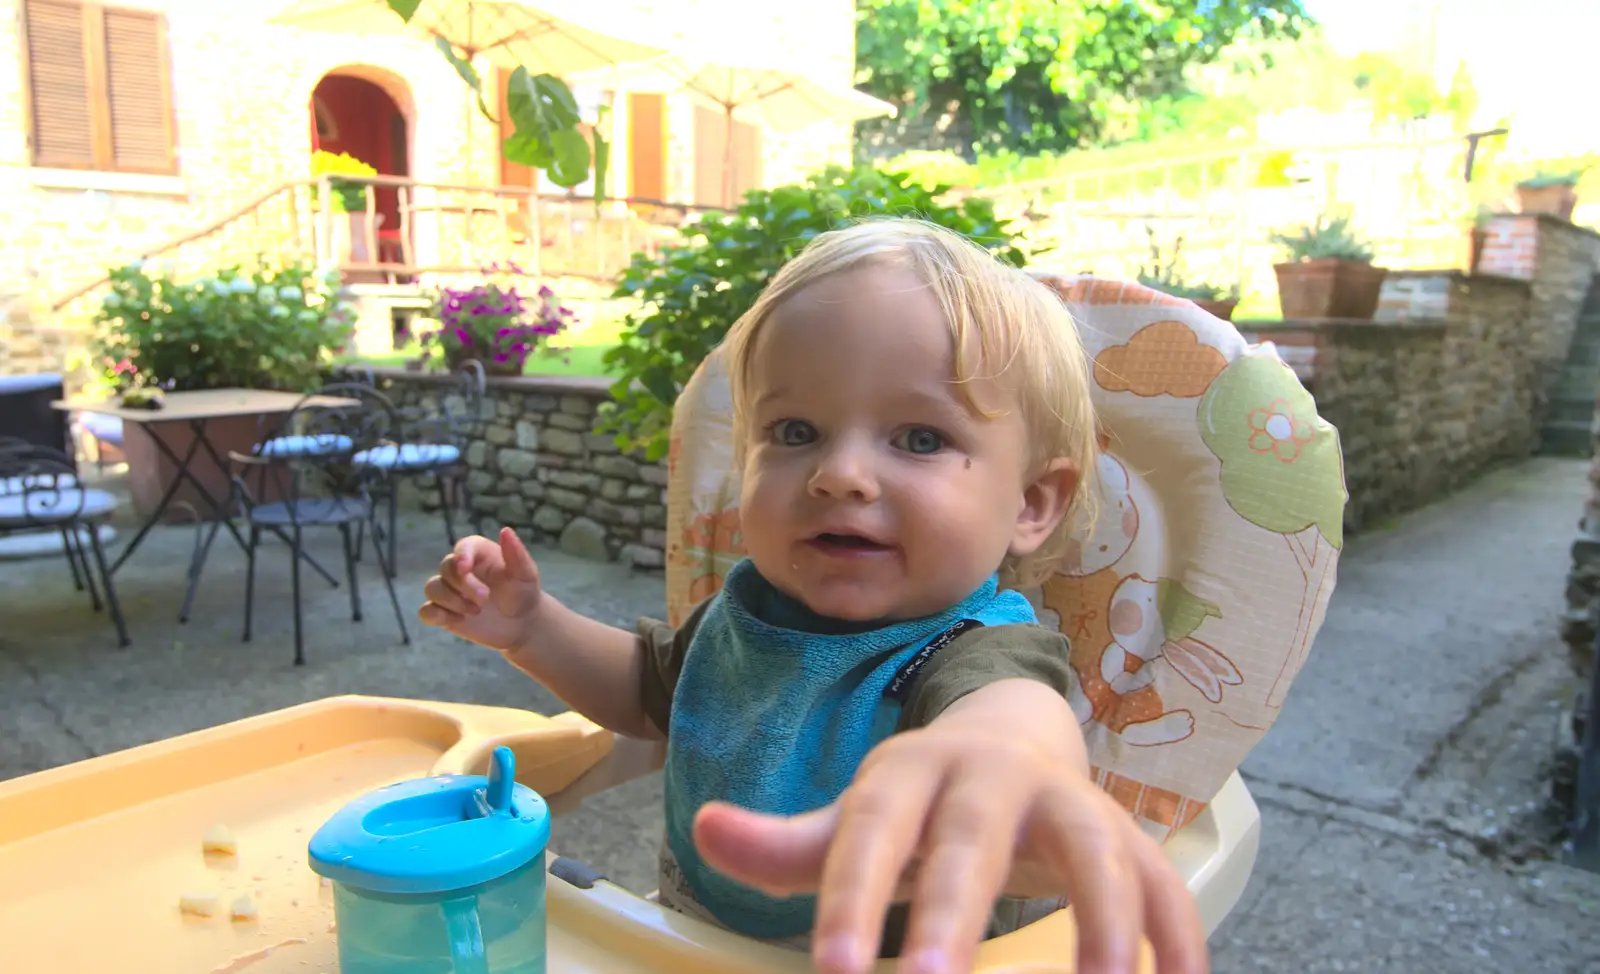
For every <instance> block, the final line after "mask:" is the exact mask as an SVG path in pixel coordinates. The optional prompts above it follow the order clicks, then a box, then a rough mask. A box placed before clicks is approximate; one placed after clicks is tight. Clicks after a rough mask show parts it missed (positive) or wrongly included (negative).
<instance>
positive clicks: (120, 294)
mask: <svg viewBox="0 0 1600 974" xmlns="http://www.w3.org/2000/svg"><path fill="white" fill-rule="evenodd" d="M110 288H111V290H110V293H108V294H107V295H106V296H105V298H104V299H102V301H101V304H100V308H99V310H98V311H97V312H96V313H95V316H94V323H95V326H96V334H95V338H94V340H93V343H92V349H91V355H92V356H93V357H92V359H91V361H92V362H93V363H94V364H95V365H97V366H98V367H100V368H101V369H102V370H103V371H104V375H105V378H106V379H107V380H108V381H109V382H110V383H111V385H112V386H113V387H114V388H117V389H119V390H120V389H128V388H131V387H134V386H154V387H158V388H162V389H167V390H173V391H181V390H189V389H226V388H234V387H238V388H247V389H285V390H290V391H294V392H301V391H306V390H309V389H313V388H315V387H316V386H317V384H318V383H319V381H320V379H321V375H322V370H323V368H324V367H325V366H326V365H327V364H328V363H329V362H331V361H332V359H333V355H334V353H335V352H337V351H340V350H341V349H342V348H343V346H344V344H345V343H346V341H348V339H349V337H350V334H351V332H352V328H353V324H354V321H355V314H354V312H353V311H352V309H351V308H350V307H349V305H348V304H347V303H346V301H345V298H344V295H343V294H342V292H341V291H340V290H339V272H338V271H337V270H330V271H326V272H319V271H315V270H313V269H312V268H310V267H306V266H303V265H299V264H286V265H284V266H281V267H272V266H268V265H265V264H263V265H261V266H259V267H257V268H256V269H254V270H253V271H250V272H248V273H246V272H244V271H242V270H240V269H239V268H237V267H229V268H224V269H222V270H220V271H218V272H217V273H216V274H214V275H212V276H209V277H202V278H197V279H195V280H190V281H179V280H177V279H176V278H174V277H173V276H172V274H171V272H170V271H169V270H157V271H151V270H148V269H147V268H145V267H144V266H143V265H141V264H130V265H128V266H127V267H122V268H119V269H117V270H114V271H112V272H111V281H110Z"/></svg>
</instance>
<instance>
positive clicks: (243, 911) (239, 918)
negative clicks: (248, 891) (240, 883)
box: [228, 896, 257, 923]
mask: <svg viewBox="0 0 1600 974" xmlns="http://www.w3.org/2000/svg"><path fill="white" fill-rule="evenodd" d="M228 916H229V918H230V919H232V920H233V921H234V922H236V923H245V922H248V921H250V920H254V919H256V916H257V914H256V904H255V901H254V900H252V899H251V898H250V897H249V896H239V897H238V898H236V899H235V900H234V901H233V906H232V907H230V908H229V910H228Z"/></svg>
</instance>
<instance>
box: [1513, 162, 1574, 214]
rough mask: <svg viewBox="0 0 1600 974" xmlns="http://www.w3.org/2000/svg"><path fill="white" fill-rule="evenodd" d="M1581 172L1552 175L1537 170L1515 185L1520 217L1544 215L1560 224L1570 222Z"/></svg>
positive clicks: (1546, 171)
mask: <svg viewBox="0 0 1600 974" xmlns="http://www.w3.org/2000/svg"><path fill="white" fill-rule="evenodd" d="M1582 176H1583V170H1581V169H1571V170H1565V171H1561V172H1552V171H1549V170H1545V169H1540V170H1539V171H1538V172H1537V173H1535V174H1534V175H1533V176H1532V177H1531V178H1529V179H1524V180H1523V181H1522V182H1520V183H1518V184H1517V208H1518V209H1520V210H1521V211H1522V212H1523V213H1548V214H1549V215H1551V216H1554V217H1559V218H1561V219H1563V220H1571V219H1572V211H1573V210H1574V209H1576V208H1577V206H1578V180H1579V178H1581V177H1582Z"/></svg>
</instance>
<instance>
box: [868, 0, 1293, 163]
mask: <svg viewBox="0 0 1600 974" xmlns="http://www.w3.org/2000/svg"><path fill="white" fill-rule="evenodd" d="M1310 23H1311V21H1310V19H1309V17H1308V16H1307V14H1306V13H1305V10H1304V8H1303V6H1302V3H1301V0H1077V2H1071V3H1068V2H1061V0H859V2H858V3H857V4H856V64H857V82H858V83H859V84H861V85H864V86H865V87H866V88H867V89H868V90H869V91H871V92H872V93H873V94H876V95H878V96H879V97H882V98H885V99H888V100H889V101H892V102H895V103H897V104H898V105H900V106H901V116H902V118H904V119H909V120H911V122H910V124H913V125H914V124H916V121H917V120H922V121H923V122H924V124H928V123H930V122H931V124H932V125H933V126H934V127H935V128H938V129H942V130H943V132H944V134H945V135H946V137H947V138H950V139H953V141H955V142H956V143H957V144H958V145H959V147H960V149H961V151H963V152H964V153H965V154H967V155H968V157H969V158H970V157H971V156H972V155H973V154H974V153H976V152H978V151H983V150H990V151H992V150H995V149H1000V148H1009V149H1016V150H1020V151H1024V152H1040V151H1046V150H1061V149H1066V148H1071V147H1073V146H1076V145H1078V144H1080V143H1083V142H1088V141H1093V140H1095V139H1096V138H1097V137H1098V136H1099V134H1100V133H1101V131H1102V129H1103V128H1104V126H1105V123H1106V121H1107V119H1108V118H1109V117H1111V116H1113V115H1116V114H1118V113H1126V112H1128V111H1137V110H1138V106H1139V105H1141V104H1144V103H1148V102H1149V101H1151V100H1153V99H1157V98H1161V97H1163V96H1170V95H1174V94H1177V93H1180V92H1182V91H1184V90H1186V85H1185V71H1186V69H1187V68H1188V67H1189V66H1191V65H1194V64H1206V63H1210V62H1212V61H1214V60H1216V59H1217V58H1218V57H1219V56H1220V55H1221V53H1222V51H1223V50H1224V49H1225V48H1226V47H1227V46H1228V45H1229V44H1231V43H1233V41H1234V40H1236V39H1241V38H1246V37H1254V38H1263V39H1270V38H1275V37H1291V38H1292V37H1298V36H1299V35H1300V32H1301V30H1302V29H1303V28H1304V27H1306V26H1307V25H1309V24H1310ZM864 124H865V125H866V126H867V129H868V131H870V130H871V128H872V127H874V126H875V127H876V128H877V129H878V130H879V131H880V132H882V131H886V130H887V129H886V128H885V126H886V125H893V124H895V123H892V122H890V123H885V122H883V121H878V122H873V123H864ZM900 124H905V123H903V122H902V123H900Z"/></svg>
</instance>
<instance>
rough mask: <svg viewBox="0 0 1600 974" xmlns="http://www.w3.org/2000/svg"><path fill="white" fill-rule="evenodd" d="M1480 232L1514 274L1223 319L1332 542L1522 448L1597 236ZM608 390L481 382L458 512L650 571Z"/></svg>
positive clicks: (567, 382)
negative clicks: (1278, 410)
mask: <svg viewBox="0 0 1600 974" xmlns="http://www.w3.org/2000/svg"><path fill="white" fill-rule="evenodd" d="M1527 228H1532V230H1533V231H1535V232H1536V233H1535V236H1534V238H1533V242H1532V243H1531V244H1529V243H1527V241H1524V240H1522V238H1521V237H1519V236H1518V234H1519V233H1521V231H1522V230H1525V229H1527ZM1496 230H1497V232H1500V237H1501V238H1504V239H1500V238H1496V240H1498V241H1499V244H1498V245H1505V246H1502V248H1501V249H1502V251H1504V252H1503V253H1501V252H1499V251H1496V250H1494V247H1495V246H1497V244H1495V243H1493V242H1491V247H1490V249H1489V251H1487V252H1486V259H1488V258H1492V259H1488V260H1487V262H1488V264H1489V266H1495V267H1500V266H1502V265H1505V266H1504V268H1503V269H1504V270H1506V271H1510V272H1515V273H1514V274H1509V273H1508V274H1502V275H1500V276H1491V275H1486V274H1479V275H1468V274H1465V273H1462V272H1460V271H1412V272H1403V273H1392V274H1391V275H1390V276H1389V278H1388V280H1387V281H1386V282H1385V284H1384V290H1383V295H1382V298H1381V302H1380V307H1379V310H1378V313H1377V314H1376V316H1375V317H1374V319H1373V320H1371V321H1289V322H1284V321H1274V322H1240V323H1239V328H1240V330H1241V331H1242V332H1244V333H1245V335H1246V337H1247V338H1249V339H1250V340H1252V341H1272V342H1274V343H1276V344H1277V345H1278V346H1279V349H1280V352H1281V354H1282V355H1283V357H1284V359H1285V360H1286V361H1287V362H1289V364H1290V365H1291V366H1293V367H1294V369H1295V371H1296V373H1297V374H1299V375H1300V377H1301V380H1302V381H1303V382H1305V383H1306V386H1307V388H1309V389H1310V390H1311V392H1312V394H1313V395H1314V396H1315V397H1316V398H1317V403H1318V408H1319V410H1320V411H1321V413H1322V414H1323V415H1324V416H1325V417H1326V418H1327V419H1328V420H1329V422H1331V423H1333V424H1334V426H1336V427H1337V428H1338V429H1339V431H1340V435H1341V438H1342V440H1343V445H1344V457H1345V479H1346V482H1347V484H1348V485H1349V489H1350V503H1349V505H1348V507H1347V508H1346V513H1345V521H1346V528H1347V529H1348V530H1351V531H1360V530H1361V529H1362V528H1365V527H1370V526H1372V525H1374V524H1378V523H1381V522H1383V521H1384V520H1386V519H1388V518H1391V517H1394V516H1396V515H1399V514H1402V513H1404V512H1406V511H1409V510H1412V509H1414V508H1416V507H1419V506H1421V505H1423V504H1426V503H1428V502H1430V501H1432V500H1434V499H1436V498H1437V497H1439V496H1440V495H1441V494H1443V493H1445V492H1447V491H1449V490H1453V489H1455V488H1456V487H1459V486H1461V485H1462V484H1465V483H1467V482H1469V481H1470V480H1472V479H1473V478H1474V477H1476V476H1477V475H1479V474H1480V473H1482V472H1483V471H1484V470H1485V469H1486V468H1488V467H1489V466H1491V465H1493V464H1496V463H1500V462H1503V461H1506V460H1514V459H1518V458H1521V457H1525V456H1528V455H1529V454H1531V453H1533V452H1534V451H1535V450H1537V449H1538V446H1539V422H1538V416H1539V412H1540V409H1541V404H1542V403H1543V402H1544V395H1545V390H1547V389H1548V388H1549V387H1550V383H1551V381H1552V375H1551V373H1552V371H1557V372H1558V371H1559V370H1560V368H1561V366H1562V365H1563V364H1564V360H1565V357H1566V352H1565V347H1566V346H1565V344H1564V343H1570V341H1571V336H1572V334H1573V332H1574V327H1575V322H1576V319H1577V315H1578V311H1579V306H1580V303H1581V301H1580V299H1577V298H1574V297H1573V295H1574V293H1575V290H1576V289H1577V288H1578V287H1579V284H1578V283H1575V281H1576V279H1577V278H1580V277H1581V278H1583V281H1584V282H1585V284H1586V282H1587V281H1588V279H1589V277H1588V275H1591V274H1592V273H1593V268H1592V264H1591V263H1590V262H1589V260H1588V258H1587V257H1586V256H1585V255H1586V254H1588V253H1589V252H1590V250H1589V244H1588V241H1591V240H1595V241H1600V238H1596V237H1594V236H1593V234H1591V233H1590V232H1589V231H1586V230H1581V229H1579V228H1574V227H1571V225H1570V224H1563V225H1560V226H1553V225H1552V224H1550V221H1548V220H1546V219H1542V218H1534V217H1504V218H1501V221H1500V222H1499V223H1497V224H1496ZM1501 231H1503V232H1501ZM1547 238H1548V239H1547ZM1507 241H1509V243H1507ZM1519 241H1520V242H1519ZM1552 241H1553V242H1552ZM1506 247H1510V248H1511V249H1509V250H1508V249H1505V248H1506ZM1497 253H1499V254H1500V256H1493V255H1494V254H1497ZM1529 255H1531V257H1529ZM1513 256H1514V257H1515V258H1516V261H1518V262H1520V263H1515V262H1511V258H1512V257H1513ZM1525 257H1528V259H1527V260H1524V258H1525ZM1502 258H1504V259H1502ZM1496 261H1499V262H1500V263H1496ZM1513 263H1514V266H1513ZM1558 349H1560V350H1561V351H1559V352H1558V351H1557V350H1558ZM383 377H384V383H385V384H386V385H387V386H389V388H390V390H391V392H392V393H393V394H394V396H395V397H396V399H397V400H398V401H399V402H400V403H402V404H416V403H420V402H422V401H423V400H425V399H427V398H428V397H437V396H438V395H440V394H441V393H444V392H446V391H447V390H448V389H449V383H451V382H452V381H453V380H452V379H450V378H449V377H444V376H436V375H424V374H419V373H412V372H401V371H390V372H385V373H384V374H383ZM608 390H609V383H608V382H606V381H604V380H599V379H567V378H550V377H518V378H502V379H491V380H489V395H488V397H487V403H486V409H485V416H484V421H485V426H484V429H483V433H482V436H481V437H479V438H478V440H477V441H476V442H474V443H473V444H472V448H471V449H470V450H469V451H468V456H467V460H468V463H469V465H470V467H471V470H472V473H471V480H470V484H469V486H470V487H471V489H472V492H473V495H474V497H473V505H474V508H475V510H476V512H477V513H478V514H480V515H482V516H483V518H484V520H485V524H486V525H488V524H489V523H491V522H492V523H499V524H509V525H511V526H513V527H515V528H517V529H518V530H519V531H521V532H522V533H523V534H524V535H525V536H526V537H528V538H529V539H530V540H534V541H539V542H544V543H551V544H558V545H560V547H562V548H563V549H565V550H567V551H570V552H572V553H574V554H577V555H581V556H585V557H591V558H605V559H617V560H622V561H624V562H628V563H630V564H633V565H635V566H638V567H640V568H658V567H660V566H661V564H662V562H663V552H664V549H665V546H666V536H665V528H666V496H665V494H666V482H667V477H666V470H665V467H664V466H663V465H661V464H657V463H649V462H646V461H645V460H644V459H643V458H642V457H638V456H623V455H622V454H621V453H620V452H619V451H618V450H617V448H616V446H615V445H614V444H613V443H612V442H611V438H610V437H609V436H606V435H603V434H600V433H597V432H596V431H595V429H594V426H595V414H596V409H597V407H598V406H599V404H600V403H602V402H604V401H606V399H607V398H608V397H609V391H608ZM1597 477H1600V474H1597ZM419 500H422V501H424V502H426V501H427V500H428V498H427V497H426V496H424V497H423V498H420V499H419ZM1596 505H1597V508H1600V498H1597V500H1596ZM1597 544H1600V542H1597ZM1596 574H1597V576H1600V570H1597V572H1596Z"/></svg>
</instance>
